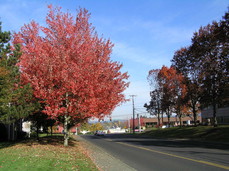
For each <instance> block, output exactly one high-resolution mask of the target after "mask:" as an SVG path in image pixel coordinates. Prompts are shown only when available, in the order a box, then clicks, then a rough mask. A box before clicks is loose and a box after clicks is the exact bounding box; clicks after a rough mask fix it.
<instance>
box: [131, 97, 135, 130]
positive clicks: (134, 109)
mask: <svg viewBox="0 0 229 171" xmlns="http://www.w3.org/2000/svg"><path fill="white" fill-rule="evenodd" d="M130 97H132V104H133V133H134V134H135V124H134V121H135V120H134V119H135V108H134V97H136V95H130Z"/></svg>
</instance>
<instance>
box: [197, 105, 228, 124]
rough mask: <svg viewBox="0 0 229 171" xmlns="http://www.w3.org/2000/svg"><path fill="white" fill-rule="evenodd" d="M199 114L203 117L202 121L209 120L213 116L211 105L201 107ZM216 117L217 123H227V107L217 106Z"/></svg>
mask: <svg viewBox="0 0 229 171" xmlns="http://www.w3.org/2000/svg"><path fill="white" fill-rule="evenodd" d="M201 116H202V118H203V122H205V123H208V122H211V119H212V118H213V109H212V107H208V108H205V109H203V110H202V111H201ZM216 118H217V121H218V123H219V124H229V107H224V108H218V109H217V110H216ZM209 120H210V121H209Z"/></svg>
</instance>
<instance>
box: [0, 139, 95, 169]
mask: <svg viewBox="0 0 229 171" xmlns="http://www.w3.org/2000/svg"><path fill="white" fill-rule="evenodd" d="M0 170H7V171H11V170H12V171H13V170H23V171H27V170H28V171H31V170H32V171H36V170H42V171H46V170H47V171H50V170H53V171H55V170H58V171H59V170H85V171H90V170H93V171H94V170H98V169H97V168H96V166H95V165H94V164H93V162H92V161H91V159H89V158H88V157H87V156H86V155H85V154H84V152H83V150H82V147H81V145H80V142H78V141H75V140H72V139H70V140H69V147H64V146H63V136H52V137H51V136H49V137H41V138H40V141H36V140H35V139H30V140H25V141H22V142H18V143H2V142H0Z"/></svg>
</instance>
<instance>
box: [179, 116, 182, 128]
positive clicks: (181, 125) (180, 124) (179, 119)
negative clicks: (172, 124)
mask: <svg viewBox="0 0 229 171" xmlns="http://www.w3.org/2000/svg"><path fill="white" fill-rule="evenodd" d="M179 121H180V128H181V126H182V122H181V115H179Z"/></svg>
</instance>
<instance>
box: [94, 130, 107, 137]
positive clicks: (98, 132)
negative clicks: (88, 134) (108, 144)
mask: <svg viewBox="0 0 229 171" xmlns="http://www.w3.org/2000/svg"><path fill="white" fill-rule="evenodd" d="M104 134H105V132H104V131H101V130H99V131H95V135H98V136H104Z"/></svg>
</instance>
